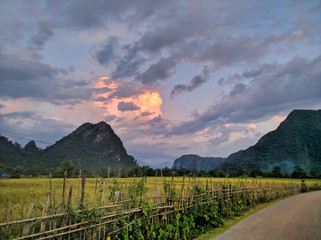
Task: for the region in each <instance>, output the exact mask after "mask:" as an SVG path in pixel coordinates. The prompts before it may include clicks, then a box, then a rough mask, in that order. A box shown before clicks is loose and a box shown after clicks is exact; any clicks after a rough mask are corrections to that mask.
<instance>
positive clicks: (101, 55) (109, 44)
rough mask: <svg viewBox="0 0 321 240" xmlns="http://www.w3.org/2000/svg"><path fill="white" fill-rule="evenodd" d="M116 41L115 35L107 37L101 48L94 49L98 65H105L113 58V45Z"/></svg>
mask: <svg viewBox="0 0 321 240" xmlns="http://www.w3.org/2000/svg"><path fill="white" fill-rule="evenodd" d="M117 42H118V38H117V37H115V36H112V37H109V39H108V40H107V41H106V42H105V44H104V46H103V47H102V49H100V50H99V51H96V53H95V55H94V57H95V58H96V59H97V61H98V63H99V64H100V65H105V64H107V63H109V62H110V61H111V60H112V59H113V58H115V45H116V44H117Z"/></svg>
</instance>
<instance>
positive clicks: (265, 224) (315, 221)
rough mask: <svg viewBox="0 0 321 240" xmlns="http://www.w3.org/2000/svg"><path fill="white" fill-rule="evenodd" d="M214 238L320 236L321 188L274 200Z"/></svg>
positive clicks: (316, 239)
mask: <svg viewBox="0 0 321 240" xmlns="http://www.w3.org/2000/svg"><path fill="white" fill-rule="evenodd" d="M214 239H215V240H288V239H289V240H321V191H316V192H310V193H304V194H299V195H296V196H293V197H291V198H287V199H284V200H282V201H280V202H277V203H275V204H273V205H271V206H269V207H267V208H264V209H263V210H261V211H259V212H257V213H255V214H253V215H251V216H249V217H248V218H246V219H244V220H242V221H240V222H239V223H237V224H236V225H234V226H233V227H231V228H230V229H229V230H227V231H226V232H224V233H223V234H221V235H218V236H217V237H216V238H214ZM214 239H213V240H214Z"/></svg>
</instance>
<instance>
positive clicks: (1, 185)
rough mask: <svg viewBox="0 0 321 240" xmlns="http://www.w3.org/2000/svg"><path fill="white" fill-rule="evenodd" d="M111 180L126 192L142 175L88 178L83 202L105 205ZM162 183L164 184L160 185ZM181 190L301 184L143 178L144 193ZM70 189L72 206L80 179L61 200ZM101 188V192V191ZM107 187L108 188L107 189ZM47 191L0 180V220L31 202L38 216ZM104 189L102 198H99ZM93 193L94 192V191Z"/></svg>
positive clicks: (29, 181)
mask: <svg viewBox="0 0 321 240" xmlns="http://www.w3.org/2000/svg"><path fill="white" fill-rule="evenodd" d="M115 181H116V182H117V184H118V185H119V187H120V189H121V191H122V192H126V191H127V190H128V188H129V187H130V185H131V184H132V183H133V182H134V181H142V178H136V179H134V178H110V179H109V180H107V179H104V178H88V179H87V180H86V186H85V203H86V204H87V205H88V206H93V207H94V206H100V205H102V203H103V202H102V200H104V204H105V205H106V204H108V197H109V195H110V193H111V189H110V188H111V187H113V186H115ZM164 182H165V184H164ZM183 183H184V185H185V189H186V188H188V187H189V186H191V185H192V184H193V185H202V186H205V185H211V186H214V187H215V186H216V187H221V186H225V185H232V186H236V187H253V186H278V185H280V186H281V185H284V184H297V185H300V184H301V180H298V179H251V178H247V179H244V178H195V179H193V178H189V177H185V178H183V177H175V178H174V179H172V178H171V177H163V178H161V177H147V178H146V179H145V180H144V185H145V188H147V192H146V193H145V196H153V195H155V194H156V193H155V189H156V187H158V189H159V192H158V194H159V193H160V194H162V195H163V194H165V192H164V186H165V185H166V184H167V185H171V186H172V189H175V190H174V191H176V192H179V191H180V189H181V186H182V184H183ZM305 183H306V184H307V185H308V186H309V185H312V184H314V183H318V184H321V180H306V181H305ZM71 186H72V188H73V195H72V196H73V197H72V205H73V206H74V207H76V206H77V205H78V204H79V199H80V194H81V179H78V178H68V179H67V181H66V191H65V194H66V195H65V199H66V198H67V196H68V191H69V189H70V187H71ZM51 189H52V191H51V192H52V195H53V196H52V199H53V200H54V201H55V204H56V206H58V205H59V204H60V203H61V201H62V195H63V194H62V192H63V179H62V178H60V179H58V178H56V179H52V181H51ZM103 189H104V191H103ZM107 189H108V190H107ZM49 192H50V181H49V178H26V179H0V222H5V221H11V220H16V219H21V218H25V217H26V216H27V213H28V209H29V207H30V206H31V205H32V204H35V209H36V211H35V213H34V214H35V215H36V216H40V215H41V212H42V207H43V205H44V204H45V202H46V201H47V196H48V193H49ZM102 192H104V199H102ZM95 193H96V194H95Z"/></svg>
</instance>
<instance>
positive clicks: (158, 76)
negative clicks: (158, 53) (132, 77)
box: [136, 58, 176, 85]
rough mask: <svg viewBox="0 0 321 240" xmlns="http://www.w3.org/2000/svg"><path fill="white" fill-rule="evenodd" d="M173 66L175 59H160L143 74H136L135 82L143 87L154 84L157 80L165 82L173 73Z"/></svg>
mask: <svg viewBox="0 0 321 240" xmlns="http://www.w3.org/2000/svg"><path fill="white" fill-rule="evenodd" d="M175 65H176V61H175V59H173V58H166V59H165V58H161V59H160V60H159V61H158V62H157V63H155V64H153V65H150V66H149V68H148V69H147V70H146V71H145V72H143V73H141V74H138V75H137V76H136V80H138V81H140V82H142V83H143V84H145V85H152V84H155V83H156V82H157V81H158V80H166V79H168V78H169V77H170V76H171V75H172V74H173V73H174V72H173V68H174V67H175Z"/></svg>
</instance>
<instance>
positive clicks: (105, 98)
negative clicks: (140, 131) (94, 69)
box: [93, 77, 163, 120]
mask: <svg viewBox="0 0 321 240" xmlns="http://www.w3.org/2000/svg"><path fill="white" fill-rule="evenodd" d="M118 87H119V85H118V84H117V83H115V82H114V81H112V80H111V79H110V78H108V77H101V78H100V79H99V81H98V82H97V84H96V85H95V90H97V91H95V92H94V94H93V96H94V98H95V99H96V100H99V101H95V105H96V106H98V107H100V108H103V109H105V110H106V115H115V116H118V117H125V118H131V119H134V118H137V117H141V118H144V119H145V120H150V119H153V118H155V117H159V116H162V115H163V114H162V110H161V106H162V103H163V101H162V99H161V97H160V95H159V93H158V92H151V91H142V92H140V93H138V94H137V95H133V96H130V97H117V98H110V96H111V95H112V94H113V93H115V92H116V91H117V90H118Z"/></svg>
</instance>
